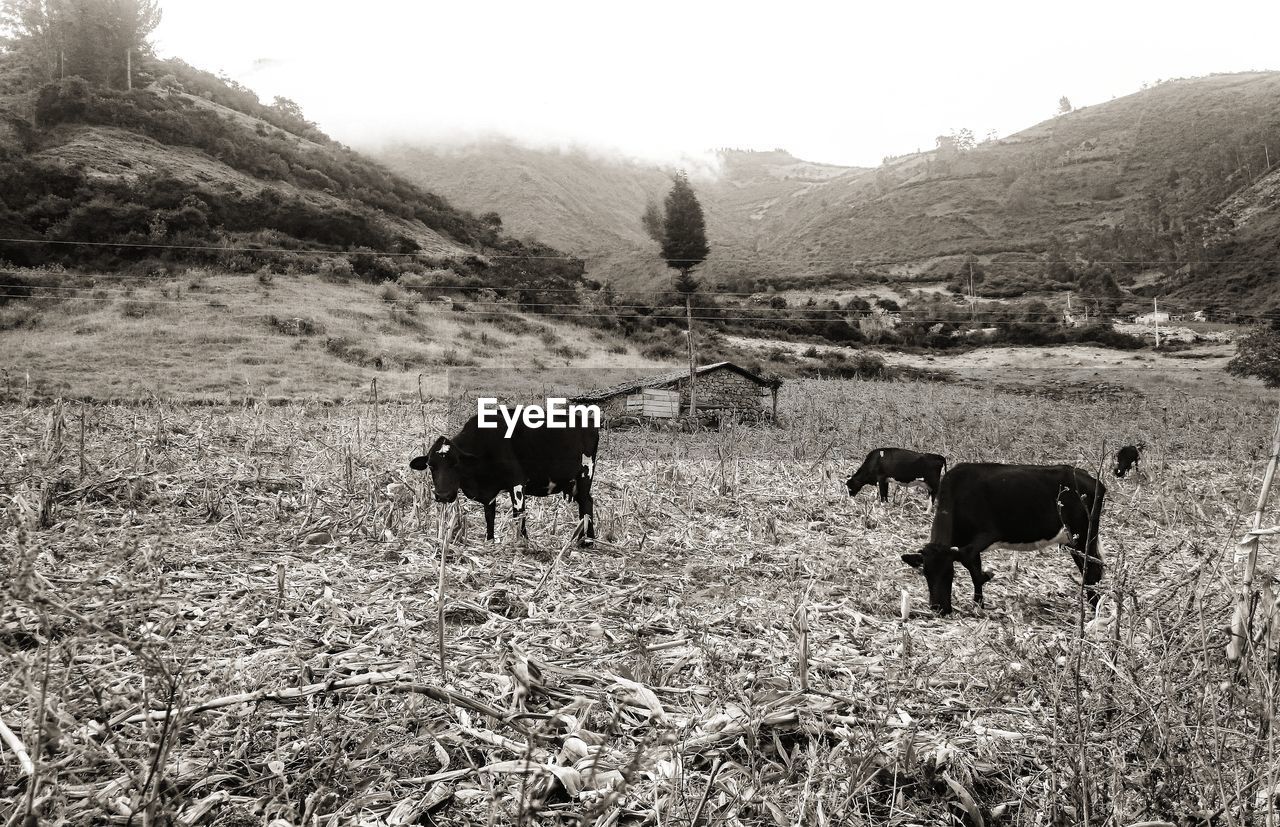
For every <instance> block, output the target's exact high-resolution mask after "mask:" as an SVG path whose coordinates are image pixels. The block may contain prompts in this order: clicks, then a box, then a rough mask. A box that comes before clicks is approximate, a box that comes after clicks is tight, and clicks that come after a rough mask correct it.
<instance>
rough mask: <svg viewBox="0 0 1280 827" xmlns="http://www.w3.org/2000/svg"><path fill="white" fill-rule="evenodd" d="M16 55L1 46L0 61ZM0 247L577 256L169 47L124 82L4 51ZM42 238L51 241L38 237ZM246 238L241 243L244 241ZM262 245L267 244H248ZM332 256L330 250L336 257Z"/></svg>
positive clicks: (526, 259) (274, 266) (99, 256)
mask: <svg viewBox="0 0 1280 827" xmlns="http://www.w3.org/2000/svg"><path fill="white" fill-rule="evenodd" d="M6 60H9V61H12V60H13V58H10V57H7V56H5V55H0V64H4V62H5V61H6ZM0 79H3V83H2V84H0V236H3V237H4V238H6V239H11V240H10V241H7V242H0V259H2V260H7V261H8V262H10V263H13V264H17V265H27V266H35V265H44V264H61V265H68V266H78V267H92V268H105V269H108V270H118V269H120V268H128V269H132V270H134V271H138V272H154V271H156V270H173V269H175V268H177V269H181V267H185V266H189V265H193V264H195V265H208V266H216V267H218V268H221V269H230V270H237V271H242V272H243V271H254V270H257V269H259V268H262V267H266V268H267V269H269V270H272V271H274V272H278V273H283V272H286V271H303V272H305V271H314V270H315V269H316V267H317V266H318V263H319V262H320V261H321V260H322V259H323V257H317V256H314V255H308V253H309V252H313V251H317V252H318V251H323V252H326V253H328V252H344V253H347V254H348V255H347V256H346V264H345V265H344V267H348V269H349V270H350V271H351V272H353V273H354V274H356V275H359V276H362V277H365V278H370V279H386V278H394V277H396V276H397V275H398V274H400V273H402V272H418V273H421V272H426V271H432V272H435V273H437V275H438V276H439V277H440V280H441V281H442V282H456V281H465V280H466V279H469V278H470V279H479V280H480V281H481V282H482V283H484V284H485V285H486V286H501V287H524V286H538V287H543V288H551V287H558V288H573V287H575V286H577V285H579V284H581V276H582V267H581V264H580V263H579V262H576V261H574V260H572V259H570V258H567V257H564V256H563V255H562V254H560V252H559V251H557V250H555V249H553V248H550V247H547V246H546V245H544V244H541V243H539V242H536V241H532V240H523V241H522V240H518V239H515V238H513V237H511V236H510V235H507V234H505V233H503V232H502V230H501V220H500V218H498V217H497V216H496V215H491V216H485V217H483V218H481V217H477V216H475V215H472V214H470V213H468V212H466V211H464V210H460V209H456V208H454V207H453V206H452V205H451V204H449V203H448V202H447V201H446V200H445V199H444V198H442V197H440V196H438V195H436V194H435V193H433V192H430V191H428V190H425V189H423V188H421V187H417V186H415V185H413V184H411V183H409V182H408V181H405V180H404V179H403V178H400V177H398V176H396V175H394V174H393V173H391V172H390V171H388V170H387V169H385V168H384V167H382V166H381V165H379V164H378V163H376V162H374V161H372V160H370V159H369V158H367V157H365V156H363V155H360V154H359V153H357V152H354V151H352V150H350V149H348V148H346V147H343V146H341V145H340V144H337V143H336V142H334V141H332V140H331V139H329V138H328V136H326V135H324V134H323V133H322V132H320V131H319V130H318V129H317V128H316V127H315V125H314V124H311V123H309V122H308V121H306V120H305V118H303V117H302V114H301V112H300V111H297V110H296V107H292V108H290V107H288V106H282V105H279V104H277V105H275V106H264V105H263V104H261V103H259V102H258V100H257V98H256V96H254V95H253V94H252V93H251V92H249V91H248V90H246V89H243V88H242V87H237V86H235V85H234V84H232V83H230V82H227V81H224V80H221V79H219V78H215V77H213V76H212V75H210V74H208V73H206V72H202V71H200V70H197V69H194V68H192V67H190V66H188V65H186V64H185V63H182V62H181V61H177V60H167V61H158V60H154V59H148V60H147V61H146V62H145V64H144V66H143V68H142V70H141V71H140V72H139V73H138V77H137V86H136V87H135V88H134V89H132V90H128V91H121V90H117V89H112V88H108V87H105V86H95V85H90V84H89V83H87V82H86V81H84V80H82V79H80V78H78V77H71V78H67V79H65V80H61V81H55V82H51V83H44V84H41V83H39V82H38V81H37V80H35V79H33V78H29V77H25V76H24V75H23V73H22V72H21V71H18V70H16V69H15V68H14V66H12V65H8V66H5V65H0ZM37 242H48V243H37ZM246 251H249V252H246ZM253 251H262V252H253ZM329 258H330V260H332V257H329Z"/></svg>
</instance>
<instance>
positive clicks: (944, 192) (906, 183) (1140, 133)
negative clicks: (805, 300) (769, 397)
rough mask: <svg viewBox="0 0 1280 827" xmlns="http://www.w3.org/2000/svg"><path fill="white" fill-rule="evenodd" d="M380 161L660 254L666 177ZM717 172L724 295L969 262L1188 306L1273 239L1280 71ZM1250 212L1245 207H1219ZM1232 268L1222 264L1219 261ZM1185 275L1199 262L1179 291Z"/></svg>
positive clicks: (1242, 299)
mask: <svg viewBox="0 0 1280 827" xmlns="http://www.w3.org/2000/svg"><path fill="white" fill-rule="evenodd" d="M381 157H382V159H383V160H385V161H386V162H387V163H388V164H389V165H390V166H392V167H393V168H395V169H396V170H397V171H399V172H401V173H403V174H405V175H406V176H408V177H411V178H412V179H413V180H414V181H416V182H417V183H420V184H422V185H424V186H431V187H435V188H437V189H438V190H439V191H440V192H442V193H444V194H445V195H446V196H447V197H449V198H451V199H455V200H457V201H458V203H461V204H464V205H465V206H467V207H468V208H470V209H473V210H484V209H496V210H499V211H503V212H504V213H505V212H508V211H511V210H512V209H513V208H517V205H518V204H520V203H524V202H529V201H530V199H534V200H536V202H537V203H538V207H537V208H536V209H533V210H531V211H529V212H528V213H527V214H525V215H523V216H521V217H520V219H518V223H517V222H516V221H515V220H513V223H512V224H511V225H510V226H511V227H512V228H513V229H515V230H516V231H517V232H534V231H537V232H539V234H540V235H541V236H543V237H546V238H553V239H555V241H556V243H558V244H561V245H563V246H564V247H565V249H568V250H571V251H573V252H575V253H580V254H584V255H588V256H589V255H592V254H596V253H598V252H599V250H600V249H601V248H606V247H610V245H614V247H613V248H616V247H617V246H618V245H623V246H625V247H626V248H627V249H628V251H629V255H633V256H635V255H640V254H646V255H652V250H651V248H646V247H645V246H644V244H645V242H644V239H643V237H639V232H640V229H639V224H638V216H639V215H640V212H641V210H642V209H643V207H644V203H645V200H646V198H647V197H654V196H660V195H661V194H662V193H663V192H664V191H665V189H666V185H665V180H664V176H663V171H662V170H659V169H657V168H656V167H649V168H646V167H643V166H639V165H634V164H632V165H621V164H617V163H614V162H609V161H602V160H598V159H593V158H591V157H589V156H586V155H583V154H579V155H574V156H566V155H562V154H559V153H554V152H545V151H535V150H528V149H519V148H516V147H513V146H511V145H480V146H473V147H468V148H466V149H463V150H453V151H449V152H444V151H440V150H435V151H433V150H426V149H421V148H418V149H407V148H404V147H400V148H397V149H395V150H392V151H387V152H384V153H383V154H382V155H381ZM718 158H719V161H720V167H719V173H718V175H716V176H715V177H714V178H706V179H695V181H694V183H695V187H696V189H697V191H698V194H699V197H700V199H701V200H702V203H703V206H704V208H705V209H706V211H707V215H708V232H709V235H710V237H711V242H712V247H713V253H712V256H711V259H710V263H709V267H710V268H711V270H712V271H713V273H714V279H715V280H717V281H721V282H723V283H729V284H734V283H737V284H744V283H745V284H751V283H754V281H755V280H759V281H760V282H762V283H767V284H773V285H775V286H777V285H780V284H783V283H793V282H796V281H809V282H814V281H819V282H826V283H830V282H833V281H834V282H839V281H841V280H845V279H847V275H848V274H851V273H875V272H879V273H882V274H889V275H893V276H896V277H907V278H914V277H924V278H930V279H935V280H936V279H939V278H942V279H947V278H950V277H952V276H954V275H956V274H957V273H958V272H959V271H960V269H961V264H962V262H963V259H962V257H963V256H965V255H967V254H974V255H976V256H977V257H978V258H977V259H976V261H977V262H978V263H979V264H981V265H982V266H983V267H984V269H985V270H986V272H987V275H988V286H989V287H990V288H991V289H993V290H997V291H998V290H1001V289H1006V290H1007V289H1012V290H1015V291H1018V290H1025V289H1029V288H1033V287H1035V286H1037V285H1043V284H1045V283H1051V284H1052V283H1054V282H1057V283H1061V284H1064V285H1067V286H1070V285H1071V284H1072V283H1073V282H1074V281H1076V280H1078V279H1081V278H1083V277H1085V276H1086V275H1088V276H1089V278H1090V279H1094V278H1096V277H1097V270H1098V267H1101V268H1102V270H1103V271H1104V273H1105V274H1106V275H1110V276H1111V277H1112V278H1114V279H1117V280H1119V281H1120V282H1121V283H1125V282H1127V281H1129V280H1130V279H1132V278H1136V277H1138V276H1141V275H1142V274H1144V273H1149V272H1151V271H1154V272H1152V273H1151V275H1148V276H1147V277H1146V282H1147V283H1148V284H1150V283H1152V282H1151V279H1152V277H1155V278H1156V279H1158V280H1165V285H1164V286H1165V287H1177V288H1178V289H1180V290H1182V291H1183V292H1184V293H1185V294H1186V295H1188V296H1203V295H1212V294H1214V293H1215V292H1216V291H1217V290H1218V288H1219V287H1222V286H1226V285H1230V284H1232V283H1234V280H1238V279H1239V278H1241V274H1240V271H1239V268H1238V267H1237V266H1236V265H1237V264H1238V263H1239V261H1240V260H1246V259H1250V258H1257V257H1259V255H1258V253H1257V252H1251V251H1254V250H1255V248H1257V249H1258V250H1259V251H1260V252H1261V253H1263V254H1265V253H1266V249H1265V243H1266V239H1267V238H1271V237H1274V235H1272V234H1270V233H1269V229H1268V228H1269V227H1270V226H1271V225H1270V223H1269V222H1271V221H1273V220H1274V218H1272V216H1274V214H1275V208H1276V204H1277V195H1276V187H1274V186H1272V187H1256V186H1255V185H1254V182H1255V181H1258V179H1259V177H1260V176H1264V175H1265V173H1266V172H1267V169H1268V164H1273V165H1274V164H1275V163H1276V162H1277V160H1280V73H1274V72H1264V73H1245V74H1231V75H1216V76H1210V77H1204V78H1195V79H1190V80H1177V81H1169V82H1164V83H1160V84H1158V85H1156V86H1154V87H1151V88H1148V89H1144V90H1142V91H1140V92H1137V93H1135V94H1132V95H1128V96H1125V97H1122V98H1118V99H1115V100H1112V101H1109V102H1107V103H1103V104H1099V105H1096V106H1091V107H1087V108H1083V109H1079V110H1076V111H1073V112H1069V113H1067V114H1064V115H1060V116H1058V117H1055V118H1052V119H1050V120H1047V121H1045V122H1043V123H1040V124H1037V125H1035V126H1033V127H1031V128H1029V129H1026V130H1024V131H1022V132H1019V133H1016V134H1014V135H1011V136H1009V137H1007V138H1004V139H1000V140H994V141H989V142H984V143H979V144H976V145H972V146H969V145H967V144H966V143H965V142H963V141H961V142H959V143H958V144H957V143H954V142H953V143H944V145H943V146H941V147H940V148H939V149H936V150H933V151H930V152H924V153H918V154H911V155H906V156H900V157H897V158H891V159H887V160H886V162H885V163H884V164H882V165H881V166H880V167H879V168H877V169H875V170H860V169H849V168H840V167H830V166H824V165H818V164H807V163H805V162H803V161H799V160H798V159H795V158H792V157H791V156H789V155H787V154H786V153H783V152H771V153H743V152H733V151H725V152H721V153H719V154H718ZM569 168H571V171H570V169H569ZM1241 198H1244V199H1245V200H1246V201H1247V202H1248V203H1247V204H1245V205H1243V206H1241V205H1239V204H1237V205H1236V206H1235V207H1234V208H1233V209H1232V210H1226V209H1225V205H1227V203H1228V202H1229V201H1230V200H1231V199H1236V200H1237V201H1239V200H1240V199H1241ZM1250 199H1251V200H1250ZM513 214H514V213H513ZM1229 214H1231V215H1237V216H1240V215H1243V216H1246V217H1247V219H1248V220H1247V221H1243V222H1235V221H1231V220H1226V219H1227V218H1228V217H1229ZM638 237H639V240H638V241H637V238H638ZM1260 244H1261V245H1263V246H1262V247H1261V248H1259V247H1258V245H1260ZM1262 257H1265V255H1264V256H1262ZM1271 258H1275V256H1271ZM1047 259H1052V260H1055V261H1059V262H1061V263H1062V265H1061V266H1050V264H1049V263H1048V262H1047V261H1046V260H1047ZM1220 259H1225V263H1224V264H1223V266H1220V267H1210V266H1208V265H1210V264H1211V263H1212V262H1214V261H1217V260H1220ZM1187 261H1191V262H1194V263H1196V264H1197V266H1196V267H1193V268H1191V269H1192V272H1191V273H1190V274H1189V275H1190V276H1191V278H1190V279H1187V278H1182V279H1181V281H1178V280H1177V279H1175V277H1176V276H1177V271H1178V269H1179V268H1180V267H1181V266H1182V264H1183V263H1184V262H1187ZM1233 262H1234V263H1233ZM1091 263H1092V264H1094V265H1096V266H1095V267H1094V271H1095V272H1094V273H1091V274H1086V271H1087V270H1088V269H1089V265H1090V264H1091ZM618 264H619V262H617V261H604V260H601V261H596V262H592V263H591V264H590V265H589V266H590V268H591V270H592V273H593V275H595V276H596V277H597V278H598V277H599V273H601V272H602V271H606V270H607V271H608V273H609V275H610V276H611V277H615V278H618V277H623V278H625V277H626V276H627V275H629V273H628V271H626V270H625V269H621V268H619V267H618V266H617V265H618ZM1200 265H1205V266H1200ZM1272 272H1274V271H1272ZM1187 275H1188V274H1187V273H1184V274H1183V276H1187ZM1245 279H1246V281H1249V282H1250V283H1251V284H1252V283H1255V282H1258V277H1257V276H1246V277H1245ZM1094 284H1095V282H1091V283H1090V284H1089V285H1086V286H1090V287H1092V286H1093V285H1094ZM1196 284H1199V285H1200V286H1199V287H1198V288H1197V287H1196ZM1095 292H1096V290H1095ZM1265 292H1266V291H1265V290H1262V291H1255V290H1252V289H1240V290H1231V291H1230V292H1229V296H1230V297H1232V299H1233V300H1234V302H1235V304H1236V306H1237V307H1245V306H1247V305H1248V304H1249V303H1250V302H1252V301H1253V300H1255V299H1258V298H1263V299H1264V300H1265V301H1270V302H1275V301H1280V298H1273V297H1270V296H1263V295H1262V294H1263V293H1265ZM1000 294H1001V293H999V292H996V293H993V295H1000ZM1277 295H1280V293H1277Z"/></svg>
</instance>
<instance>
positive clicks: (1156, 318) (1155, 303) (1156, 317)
mask: <svg viewBox="0 0 1280 827" xmlns="http://www.w3.org/2000/svg"><path fill="white" fill-rule="evenodd" d="M1151 321H1152V322H1154V323H1155V326H1156V349H1157V350H1158V349H1159V348H1160V300H1159V299H1157V298H1156V297H1155V296H1152V297H1151Z"/></svg>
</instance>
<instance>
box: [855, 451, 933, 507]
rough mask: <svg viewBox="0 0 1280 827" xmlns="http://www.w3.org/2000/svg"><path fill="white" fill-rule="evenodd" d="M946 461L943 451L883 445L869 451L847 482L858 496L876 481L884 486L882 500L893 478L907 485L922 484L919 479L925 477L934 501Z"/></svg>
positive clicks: (881, 489)
mask: <svg viewBox="0 0 1280 827" xmlns="http://www.w3.org/2000/svg"><path fill="white" fill-rule="evenodd" d="M946 464H947V458H946V457H944V456H942V455H941V454H921V453H917V452H916V451H909V450H907V449H906V448H879V449H877V450H875V451H872V452H871V453H869V454H867V458H866V459H864V460H863V461H862V465H860V466H858V470H857V471H854V472H853V476H852V477H849V479H848V480H846V481H845V485H846V486H848V488H849V496H850V497H856V496H858V492H859V491H861V490H862V488H863V486H867V485H871V483H875V484H876V485H878V486H879V488H880V502H887V501H888V499H889V480H896V481H898V482H900V483H903V484H904V485H908V484H912V483H915V484H917V485H918V484H919V483H918V482H916V481H917V480H923V481H924V486H925V488H927V489H929V499H930V500H931V501H934V500H936V499H937V497H938V480H939V479H941V478H942V470H943V468H945V467H946Z"/></svg>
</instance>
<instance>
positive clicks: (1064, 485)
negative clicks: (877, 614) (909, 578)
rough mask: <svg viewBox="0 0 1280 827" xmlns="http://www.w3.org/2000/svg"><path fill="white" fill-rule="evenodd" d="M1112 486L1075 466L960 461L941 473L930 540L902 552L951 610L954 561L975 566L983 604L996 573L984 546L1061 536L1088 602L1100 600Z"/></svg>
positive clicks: (936, 606)
mask: <svg viewBox="0 0 1280 827" xmlns="http://www.w3.org/2000/svg"><path fill="white" fill-rule="evenodd" d="M1106 493H1107V489H1106V488H1105V487H1104V486H1103V485H1102V483H1100V482H1098V480H1096V479H1094V478H1093V477H1092V476H1090V475H1089V474H1088V473H1086V472H1085V471H1082V470H1080V469H1079V468H1073V467H1071V466H1070V465H1001V464H998V463H987V462H982V463H978V462H962V463H960V464H959V465H957V466H955V467H954V468H952V469H951V470H950V471H949V472H948V473H947V475H946V477H944V478H943V480H942V487H941V490H940V491H939V493H938V509H937V512H936V513H935V514H934V517H933V527H932V529H931V531H930V533H929V544H928V545H926V546H925V547H924V548H923V549H922V550H921V551H920V552H918V553H915V554H904V555H902V561H903V562H904V563H906V564H907V565H909V566H912V567H913V568H916V569H920V570H921V571H923V573H924V576H925V580H926V581H927V582H928V584H929V605H930V606H931V607H932V608H933V610H934V611H936V612H937V613H938V614H940V615H946V614H950V612H951V580H952V576H953V574H954V569H953V565H954V564H955V563H957V562H958V563H960V564H961V565H963V566H964V567H965V568H967V569H968V570H969V576H970V578H972V580H973V599H974V601H975V602H976V603H978V604H981V603H982V584H983V583H985V582H987V581H988V580H990V579H991V578H992V577H993V576H994V575H992V574H991V573H990V572H985V571H983V570H982V552H983V551H986V550H987V549H988V548H991V547H992V546H1000V547H1002V548H1009V549H1017V550H1021V549H1033V548H1043V547H1044V546H1048V545H1053V544H1054V543H1059V544H1063V545H1066V546H1069V547H1070V548H1071V550H1072V551H1071V554H1072V557H1073V558H1074V559H1075V562H1076V565H1077V566H1078V567H1079V568H1080V571H1081V573H1082V574H1083V575H1084V586H1085V593H1086V594H1087V595H1088V597H1089V602H1090V604H1092V605H1097V602H1098V596H1097V593H1096V592H1095V590H1094V584H1095V583H1097V582H1098V581H1099V580H1101V579H1102V557H1101V556H1100V555H1099V553H1098V527H1099V524H1100V523H1101V520H1102V501H1103V498H1104V497H1105V496H1106Z"/></svg>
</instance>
